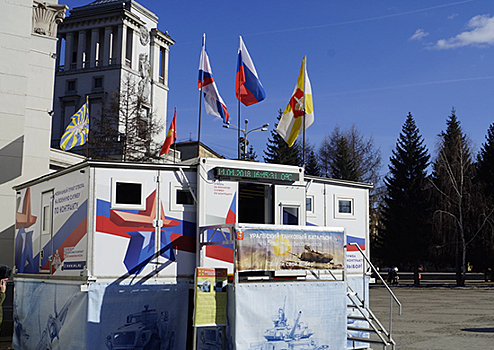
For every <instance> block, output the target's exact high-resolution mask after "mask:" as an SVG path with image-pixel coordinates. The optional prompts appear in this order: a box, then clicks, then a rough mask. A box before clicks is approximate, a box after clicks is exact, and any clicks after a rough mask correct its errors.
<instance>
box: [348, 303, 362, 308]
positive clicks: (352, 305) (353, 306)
mask: <svg viewBox="0 0 494 350" xmlns="http://www.w3.org/2000/svg"><path fill="white" fill-rule="evenodd" d="M347 307H352V308H356V307H357V305H354V304H349V305H347ZM359 307H360V308H361V309H365V306H362V305H359Z"/></svg>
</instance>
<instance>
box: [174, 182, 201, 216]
mask: <svg viewBox="0 0 494 350" xmlns="http://www.w3.org/2000/svg"><path fill="white" fill-rule="evenodd" d="M196 188H197V186H195V184H191V187H190V188H189V187H188V186H182V185H180V184H174V183H171V182H170V192H169V193H170V196H169V197H170V202H169V203H170V211H178V212H184V211H196V203H195V201H194V203H193V204H179V203H177V191H179V190H180V191H189V192H190V193H191V196H192V192H195V190H196ZM193 198H194V196H192V199H193Z"/></svg>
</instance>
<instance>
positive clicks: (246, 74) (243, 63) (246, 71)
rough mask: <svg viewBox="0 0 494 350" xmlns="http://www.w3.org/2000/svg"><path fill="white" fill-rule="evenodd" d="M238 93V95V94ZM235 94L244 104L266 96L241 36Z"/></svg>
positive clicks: (252, 102) (251, 103) (250, 103)
mask: <svg viewBox="0 0 494 350" xmlns="http://www.w3.org/2000/svg"><path fill="white" fill-rule="evenodd" d="M239 95H240V96H239ZM235 96H236V97H237V99H238V100H240V102H242V103H243V104H244V105H246V106H250V105H253V104H254V103H257V102H261V101H262V100H264V98H265V97H266V92H265V91H264V88H263V87H262V84H261V81H260V80H259V76H258V75H257V71H256V67H254V63H253V62H252V59H251V58H250V55H249V51H247V48H246V47H245V45H244V41H243V40H242V37H240V44H239V48H238V61H237V78H236V79H235Z"/></svg>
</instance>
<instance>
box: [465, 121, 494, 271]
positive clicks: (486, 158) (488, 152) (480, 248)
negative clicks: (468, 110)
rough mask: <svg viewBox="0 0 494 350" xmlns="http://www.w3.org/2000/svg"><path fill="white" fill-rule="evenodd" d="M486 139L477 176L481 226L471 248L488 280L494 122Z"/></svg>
mask: <svg viewBox="0 0 494 350" xmlns="http://www.w3.org/2000/svg"><path fill="white" fill-rule="evenodd" d="M485 139H486V142H485V143H484V144H483V145H482V148H481V149H480V152H479V154H478V155H477V164H476V178H475V182H476V184H477V186H478V190H479V194H480V195H479V198H478V201H477V203H478V211H479V212H478V215H479V222H480V225H481V226H480V228H479V233H478V239H477V240H476V241H475V242H472V243H473V244H472V248H471V249H469V250H471V251H472V254H470V257H471V258H470V261H471V262H472V263H473V265H474V267H476V268H478V269H482V270H483V271H484V274H485V279H486V281H488V280H489V279H490V280H492V279H493V277H494V276H493V275H492V271H493V270H494V123H493V124H491V125H490V126H489V129H488V130H487V135H486V137H485ZM489 269H490V270H489Z"/></svg>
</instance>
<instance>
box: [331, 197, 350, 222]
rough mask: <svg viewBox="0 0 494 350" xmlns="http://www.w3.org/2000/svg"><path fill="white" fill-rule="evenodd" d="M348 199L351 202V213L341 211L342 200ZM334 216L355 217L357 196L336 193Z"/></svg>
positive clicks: (338, 217) (337, 217)
mask: <svg viewBox="0 0 494 350" xmlns="http://www.w3.org/2000/svg"><path fill="white" fill-rule="evenodd" d="M343 201H348V202H350V208H351V212H350V213H342V212H340V202H343ZM334 217H335V219H352V220H354V219H355V197H352V196H349V195H338V194H335V195H334Z"/></svg>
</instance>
